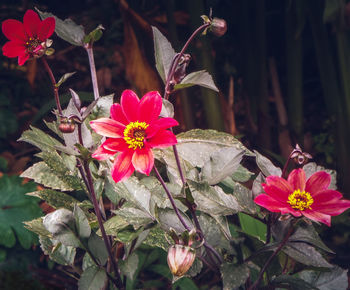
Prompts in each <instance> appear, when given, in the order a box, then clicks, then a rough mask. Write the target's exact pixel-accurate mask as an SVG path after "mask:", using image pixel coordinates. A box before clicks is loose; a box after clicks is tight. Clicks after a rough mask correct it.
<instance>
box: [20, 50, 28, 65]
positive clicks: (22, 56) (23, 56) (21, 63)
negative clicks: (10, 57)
mask: <svg viewBox="0 0 350 290" xmlns="http://www.w3.org/2000/svg"><path fill="white" fill-rule="evenodd" d="M28 59H29V54H28V53H24V54H22V55H19V56H18V64H19V65H24V63H25V62H26V61H27V60H28Z"/></svg>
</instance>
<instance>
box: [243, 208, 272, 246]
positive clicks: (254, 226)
mask: <svg viewBox="0 0 350 290" xmlns="http://www.w3.org/2000/svg"><path fill="white" fill-rule="evenodd" d="M238 217H239V222H240V224H241V228H242V231H243V232H245V233H246V234H248V235H250V236H253V237H255V238H257V239H259V240H260V241H262V242H265V241H266V231H267V227H266V225H265V224H264V223H262V222H261V221H258V220H256V219H255V218H253V217H251V216H249V215H246V214H244V213H242V212H240V213H239V214H238Z"/></svg>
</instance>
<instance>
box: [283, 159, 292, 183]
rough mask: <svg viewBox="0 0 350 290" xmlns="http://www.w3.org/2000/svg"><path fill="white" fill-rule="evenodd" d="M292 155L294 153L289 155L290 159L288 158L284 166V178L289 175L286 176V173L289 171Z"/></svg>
mask: <svg viewBox="0 0 350 290" xmlns="http://www.w3.org/2000/svg"><path fill="white" fill-rule="evenodd" d="M291 155H292V154H290V155H289V156H288V159H287V161H286V163H285V164H284V166H283V170H282V175H281V177H282V178H286V177H287V176H286V173H287V168H288V165H289V160H290V157H291Z"/></svg>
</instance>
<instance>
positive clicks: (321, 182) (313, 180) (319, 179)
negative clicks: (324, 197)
mask: <svg viewBox="0 0 350 290" xmlns="http://www.w3.org/2000/svg"><path fill="white" fill-rule="evenodd" d="M331 180H332V177H331V175H330V174H328V173H327V172H325V171H317V172H315V173H314V174H312V175H311V176H310V178H309V179H308V180H307V181H306V187H305V191H307V192H310V193H311V194H315V193H317V192H319V191H323V190H325V189H327V188H328V186H329V185H330V183H331Z"/></svg>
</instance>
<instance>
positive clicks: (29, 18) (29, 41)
mask: <svg viewBox="0 0 350 290" xmlns="http://www.w3.org/2000/svg"><path fill="white" fill-rule="evenodd" d="M54 31H55V18H54V17H48V18H46V19H45V20H43V21H41V20H40V18H39V16H38V14H37V13H35V12H34V11H33V10H27V12H26V13H25V14H24V17H23V23H22V22H20V21H18V20H15V19H7V20H5V21H4V22H3V23H2V32H3V33H4V34H5V36H6V37H7V38H8V39H9V41H8V42H6V43H5V45H4V46H3V47H2V52H3V54H4V55H5V56H7V57H18V64H19V65H23V64H24V63H25V62H26V61H27V60H28V59H29V58H31V57H38V56H42V55H43V53H44V51H45V48H46V40H47V39H48V38H49V37H50V36H51V35H52V34H53V32H54Z"/></svg>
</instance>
